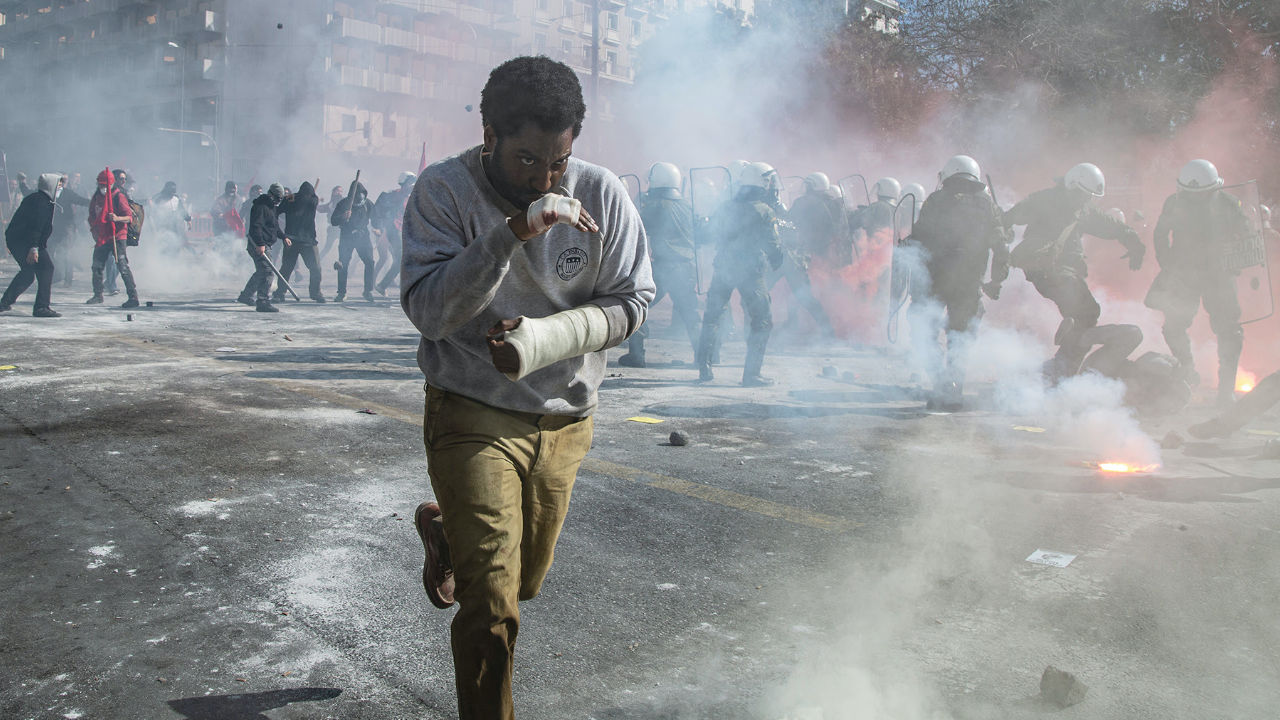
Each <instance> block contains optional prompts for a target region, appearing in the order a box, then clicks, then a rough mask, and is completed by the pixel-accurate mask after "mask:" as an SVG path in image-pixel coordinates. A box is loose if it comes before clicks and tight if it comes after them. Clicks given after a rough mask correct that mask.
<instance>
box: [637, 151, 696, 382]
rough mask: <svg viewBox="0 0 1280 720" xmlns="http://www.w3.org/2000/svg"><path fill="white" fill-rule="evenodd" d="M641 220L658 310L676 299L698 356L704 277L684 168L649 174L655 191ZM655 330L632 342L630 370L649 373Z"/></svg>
mask: <svg viewBox="0 0 1280 720" xmlns="http://www.w3.org/2000/svg"><path fill="white" fill-rule="evenodd" d="M640 220H641V222H643V223H644V232H645V234H646V235H648V237H649V259H650V262H651V263H652V265H653V280H654V283H655V284H656V285H657V286H658V294H657V295H655V296H654V298H653V302H651V303H649V307H650V308H652V307H653V306H654V305H655V304H657V303H658V302H659V301H660V300H662V298H663V297H664V296H669V297H670V298H671V308H672V315H673V316H674V317H675V318H678V319H679V322H680V324H681V325H683V326H684V329H685V333H687V334H688V336H689V344H690V345H691V346H692V347H693V349H694V351H695V353H696V352H697V347H698V289H697V284H698V274H697V270H696V268H695V265H694V262H695V260H694V248H693V209H692V208H691V207H690V206H689V202H688V201H687V200H685V199H684V197H682V196H681V194H680V168H678V167H676V166H675V165H672V164H671V163H668V162H660V163H654V165H653V167H651V168H649V191H648V192H647V193H645V195H644V197H643V199H642V202H641V204H640ZM648 336H649V325H648V324H647V323H646V324H644V325H641V326H640V328H639V329H637V330H636V331H635V332H634V333H632V334H631V337H630V338H629V339H628V341H627V342H628V350H627V353H626V354H625V355H623V356H622V357H620V358H618V364H619V365H624V366H626V367H644V366H645V349H644V341H645V338H647V337H648Z"/></svg>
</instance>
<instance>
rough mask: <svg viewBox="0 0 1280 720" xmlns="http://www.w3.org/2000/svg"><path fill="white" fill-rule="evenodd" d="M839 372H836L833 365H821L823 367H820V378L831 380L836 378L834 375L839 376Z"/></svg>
mask: <svg viewBox="0 0 1280 720" xmlns="http://www.w3.org/2000/svg"><path fill="white" fill-rule="evenodd" d="M839 372H840V371H839V370H836V366H835V365H823V366H822V377H824V378H833V377H836V375H838V374H839Z"/></svg>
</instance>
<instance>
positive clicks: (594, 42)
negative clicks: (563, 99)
mask: <svg viewBox="0 0 1280 720" xmlns="http://www.w3.org/2000/svg"><path fill="white" fill-rule="evenodd" d="M599 100H600V0H591V107H592V110H594V111H595V112H596V113H599V112H600V109H599V108H598V107H597V103H598V102H599Z"/></svg>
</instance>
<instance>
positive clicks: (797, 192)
mask: <svg viewBox="0 0 1280 720" xmlns="http://www.w3.org/2000/svg"><path fill="white" fill-rule="evenodd" d="M803 194H804V178H802V177H800V176H799V175H788V176H787V177H784V178H782V202H783V203H785V204H786V206H787V207H791V206H792V205H795V204H796V198H798V197H800V196H801V195H803Z"/></svg>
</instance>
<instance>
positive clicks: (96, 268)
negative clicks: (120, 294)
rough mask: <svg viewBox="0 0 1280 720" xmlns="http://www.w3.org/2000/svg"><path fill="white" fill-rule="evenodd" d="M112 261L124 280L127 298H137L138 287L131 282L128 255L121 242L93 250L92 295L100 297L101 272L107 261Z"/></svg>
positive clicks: (131, 276) (100, 246) (131, 272)
mask: <svg viewBox="0 0 1280 720" xmlns="http://www.w3.org/2000/svg"><path fill="white" fill-rule="evenodd" d="M110 259H114V260H115V263H116V268H117V269H119V270H120V278H121V279H122V280H124V289H125V292H127V293H128V294H129V297H131V298H136V297H138V286H137V284H135V283H134V281H133V271H132V270H130V269H129V255H128V253H127V252H126V250H125V244H124V241H123V240H119V241H116V242H109V243H107V244H106V245H99V246H97V247H95V248H94V249H93V294H94V295H101V294H102V286H103V280H102V275H103V270H104V269H105V268H106V266H107V260H110Z"/></svg>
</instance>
